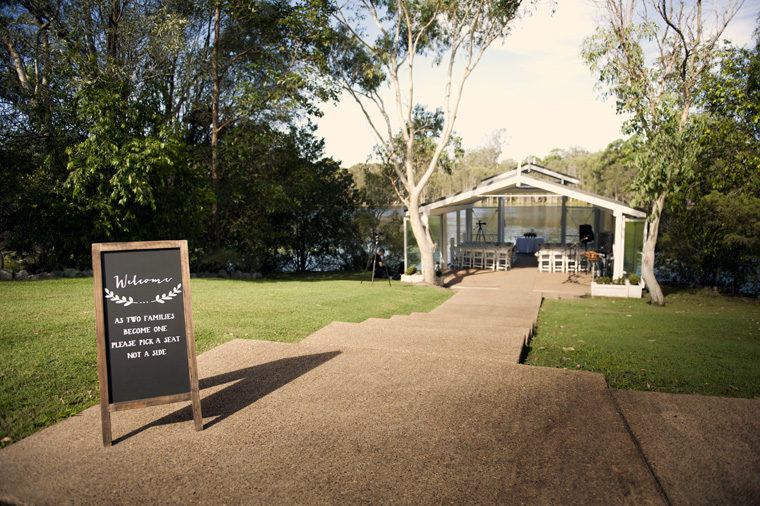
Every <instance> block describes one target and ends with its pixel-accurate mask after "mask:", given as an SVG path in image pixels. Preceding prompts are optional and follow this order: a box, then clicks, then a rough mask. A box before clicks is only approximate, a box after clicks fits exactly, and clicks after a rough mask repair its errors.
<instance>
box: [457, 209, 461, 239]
mask: <svg viewBox="0 0 760 506" xmlns="http://www.w3.org/2000/svg"><path fill="white" fill-rule="evenodd" d="M461 242H462V211H461V210H460V211H457V241H456V244H457V246H459V243H461Z"/></svg>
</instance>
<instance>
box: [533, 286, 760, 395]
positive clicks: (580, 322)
mask: <svg viewBox="0 0 760 506" xmlns="http://www.w3.org/2000/svg"><path fill="white" fill-rule="evenodd" d="M530 345H531V346H530V349H529V350H528V354H527V357H526V359H525V363H526V364H529V365H536V366H546V367H561V368H568V369H581V370H586V371H595V372H601V373H603V374H604V376H605V378H606V379H607V384H608V385H609V386H610V387H611V388H617V389H629V390H648V391H658V392H670V393H696V394H702V395H715V396H726V397H748V398H751V397H758V396H760V303H758V301H756V300H742V299H732V298H728V297H725V296H722V295H719V294H716V293H713V292H708V291H705V290H701V291H698V290H679V291H671V292H670V293H668V295H667V296H666V306H665V307H654V306H651V305H649V304H648V303H647V299H637V300H634V299H614V298H606V297H598V298H586V299H576V300H545V301H544V304H543V306H542V308H541V313H540V315H539V320H538V330H537V332H536V335H535V337H534V338H533V340H532V341H531V343H530Z"/></svg>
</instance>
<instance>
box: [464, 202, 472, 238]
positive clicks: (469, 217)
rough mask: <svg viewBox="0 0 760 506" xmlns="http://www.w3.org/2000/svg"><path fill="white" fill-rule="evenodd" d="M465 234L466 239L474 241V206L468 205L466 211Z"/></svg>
mask: <svg viewBox="0 0 760 506" xmlns="http://www.w3.org/2000/svg"><path fill="white" fill-rule="evenodd" d="M464 235H465V241H472V208H471V207H468V208H467V209H465V211H464Z"/></svg>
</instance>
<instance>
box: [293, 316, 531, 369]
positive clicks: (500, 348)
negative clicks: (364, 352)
mask: <svg viewBox="0 0 760 506" xmlns="http://www.w3.org/2000/svg"><path fill="white" fill-rule="evenodd" d="M525 339H526V329H524V328H522V329H503V330H502V331H501V332H498V333H497V332H478V331H477V329H476V330H473V331H467V330H463V329H459V328H453V329H445V328H436V327H431V326H414V327H410V328H402V327H395V326H394V325H386V326H382V325H375V324H371V323H370V324H362V323H345V322H333V323H331V324H329V325H327V326H326V327H324V328H322V329H320V330H318V331H317V332H315V333H313V334H311V335H310V336H308V337H307V338H306V339H304V340H303V341H301V344H303V345H304V346H315V347H321V348H331V349H341V348H360V349H370V350H385V351H395V352H402V353H421V354H429V355H430V354H432V355H442V356H447V357H459V358H471V359H479V360H498V361H505V362H507V363H512V364H516V363H518V362H519V360H520V355H521V354H522V350H523V345H524V342H525Z"/></svg>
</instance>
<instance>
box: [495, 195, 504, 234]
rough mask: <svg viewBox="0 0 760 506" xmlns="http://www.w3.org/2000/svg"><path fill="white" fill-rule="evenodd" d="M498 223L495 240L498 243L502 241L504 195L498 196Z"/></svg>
mask: <svg viewBox="0 0 760 506" xmlns="http://www.w3.org/2000/svg"><path fill="white" fill-rule="evenodd" d="M498 220H499V223H498V225H497V226H496V242H498V243H499V244H501V243H503V242H504V197H499V212H498Z"/></svg>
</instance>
